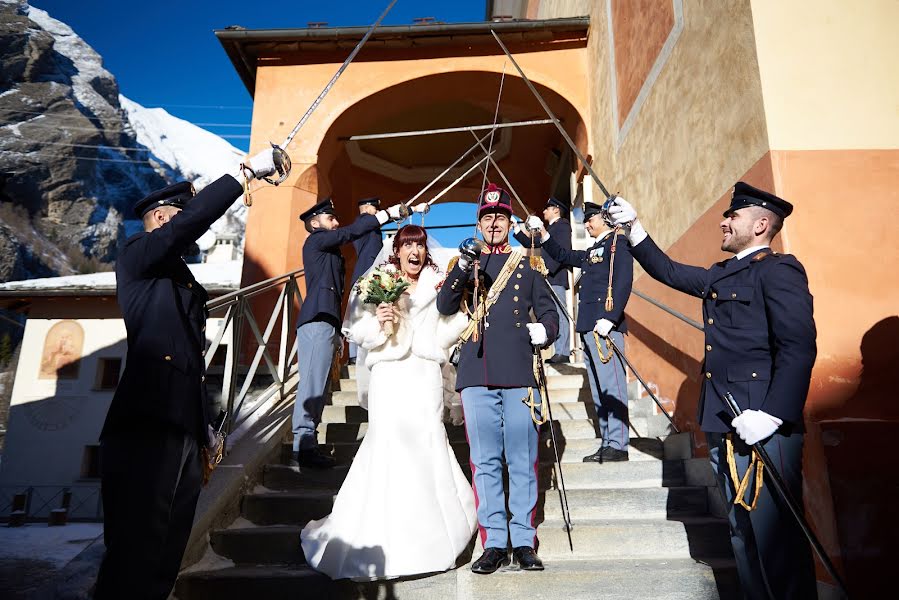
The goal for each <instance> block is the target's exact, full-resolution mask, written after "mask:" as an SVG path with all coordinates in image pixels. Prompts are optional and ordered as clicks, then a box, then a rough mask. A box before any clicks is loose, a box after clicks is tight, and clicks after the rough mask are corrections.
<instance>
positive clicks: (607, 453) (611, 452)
mask: <svg viewBox="0 0 899 600" xmlns="http://www.w3.org/2000/svg"><path fill="white" fill-rule="evenodd" d="M626 460H629V459H628V456H627V450H618V449H617V448H612V447H611V446H606V447H605V448H603V450H602V462H624V461H626Z"/></svg>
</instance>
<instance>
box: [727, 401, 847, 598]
mask: <svg viewBox="0 0 899 600" xmlns="http://www.w3.org/2000/svg"><path fill="white" fill-rule="evenodd" d="M724 403H725V404H727V407H728V408H729V409H730V412H732V413H733V415H734V417H735V418H736V417H739V416H740V415H741V414H742V413H743V411H741V410H740V405H739V404H737V401H736V400H735V399H734V397H733V395H732V394H731V393H730V392H725V394H724ZM752 449H753V450H755V453H756V454H758V456H759V458H760V459H761V460H762V463H764V465H765V475H767V479H768V481H769V482H770V483H771V485H773V486H774V489H776V490H777V493H778V494H780V497H781V499H782V500H783V501H784V503H785V504H786V505H787V507H788V508H789V509H790V512H791V513H793V518H794V519H796V522H797V523H798V524H799V527H800V529H802V533H804V534H805V537H806V538H807V539H808V541H809V543H810V544H811V545H812V548H813V549H814V550H815V554H817V555H818V558H820V559H821V563H822V564H823V565H824V568H825V569H827V572H828V573H830V576H831V577H833V580H834V581H835V582H836V584H837V585H838V586H839V587H840V591H842V592H843V595H844V596H845V597H847V598H848V597H849V593H848V592H847V591H846V584H845V582H843V579H842V577H840V574H839V573H838V572H837V569H836V567H835V566H834V565H833V563H832V562H831V561H830V557H829V556H828V555H827V551H826V550H824V546H822V545H821V542H820V541H819V540H818V537H817V536H816V535H815V532H814V531H812V528H811V527H810V526H809V524H808V521H806V520H805V515H804V514H803V510H802V507H800V506H799V503H798V502H796V499H795V498H793V494H791V493H790V488H789V487H787V483H786V482H785V481H784V480H783V477H782V476H781V474H780V471H778V470H777V468H776V467H775V464H774V461H772V460H771V457H770V456H768V451H767V450H765V447H764V446H763V445H762V443H761V442H757V443H755V444H753V445H752Z"/></svg>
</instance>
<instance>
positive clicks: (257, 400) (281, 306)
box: [204, 269, 305, 434]
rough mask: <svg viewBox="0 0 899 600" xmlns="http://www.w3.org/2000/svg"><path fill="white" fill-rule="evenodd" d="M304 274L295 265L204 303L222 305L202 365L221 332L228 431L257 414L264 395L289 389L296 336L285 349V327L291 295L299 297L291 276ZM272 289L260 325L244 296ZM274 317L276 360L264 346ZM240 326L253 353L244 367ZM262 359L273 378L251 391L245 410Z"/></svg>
mask: <svg viewBox="0 0 899 600" xmlns="http://www.w3.org/2000/svg"><path fill="white" fill-rule="evenodd" d="M304 276H305V270H304V269H296V270H294V271H290V272H289V273H284V274H281V275H277V276H275V277H270V278H269V279H266V280H264V281H259V282H257V283H254V284H252V285H248V286H246V287H244V288H241V289H239V290H237V291H234V292H231V293H229V294H226V295H224V296H220V297H218V298H215V299H213V300H210V301H209V302H207V303H206V308H207V310H208V311H209V312H210V313H212V312H214V311H221V310H226V312H225V315H224V318H223V319H222V321H221V324H220V326H219V329H218V331H217V332H216V333H215V335H213V337H212V340H213V341H212V343H211V345H210V346H209V347H208V348H207V349H206V351H205V353H204V354H205V357H206V368H207V369H208V368H209V366H210V364H211V363H212V359H213V357H214V356H215V354H216V351H217V350H218V348H219V346H220V345H221V344H222V342H223V340H224V339H225V338H226V337H227V338H228V340H227V342H225V343H226V347H227V353H226V356H225V367H224V370H223V373H222V396H223V398H225V399H226V400H225V403H226V406H225V410H226V411H227V420H226V423H225V427H224V430H225V431H226V432H227V433H229V434H230V433H232V432H233V431H234V430H235V429H237V428H238V427H240V426H241V424H242V423H244V422H246V421H247V420H248V419H249V418H250V417H251V416H253V415H254V414H257V411H258V410H259V409H261V408H263V407H264V406H267V405H268V404H269V402H268V401H269V399H270V398H272V397H273V396H275V394H277V396H278V400H282V401H283V400H285V399H286V398H287V396H288V394H289V389H288V387H287V384H288V381H290V380H292V378H293V377H294V376H295V375H296V374H297V368H296V364H295V360H294V359H295V358H296V356H297V344H296V340H294V342H293V346H292V348H290V349H289V350H288V347H287V342H288V339H289V337H290V331H291V328H292V326H293V324H294V323H295V321H296V315H295V314H294V312H295V311H294V310H293V306H294V301H296V300H298V301H299V302H300V303H302V301H303V299H302V295H301V294H300V289H299V285H298V284H297V280H298V279H299V278H302V277H304ZM273 290H278V297H277V299H276V300H275V304H274V307H273V308H272V310H271V315H270V316H269V318H268V321H267V322H266V323H265V328H264V329H262V328H260V327H259V324H258V323H257V321H256V317H257V314H256V312H254V310H253V309H254V307H253V306H252V304H251V302H250V300H251V299H252V298H253V297H255V296H258V295H260V294H263V293H265V292H269V291H273ZM255 308H256V310H257V311H258V309H259V307H258V306H256V307H255ZM279 318H280V321H281V327H280V344H279V350H278V354H277V357H276V358H277V361H276V360H275V357H273V356H272V353H271V352H270V351H269V347H268V346H269V340H270V339H271V336H272V334H273V333H274V331H275V326H276V324H277V322H278V320H279ZM244 329H248V333H249V336H250V337H249V339H250V340H253V341H255V342H256V349H255V352H254V354H253V358H252V360H251V362H250V364H249V366H248V368H247V369H246V372H245V373H244V372H241V371H242V368H241V366H240V364H239V362H240V361H239V357H240V351H241V349H242V348H243V345H244V333H245V332H244ZM263 363H264V365H265V367H264V368H265V369H266V370H267V371H268V373H269V374H270V375H271V377H272V380H273V382H272V384H271V385H269V386H268V387H267V388H266V389H264V390H262V391H261V392H260V393H259V394H256V395H255V397H254V398H253V400H251V401H250V402H249V403H247V404H248V406H247V407H246V410H243V409H244V404H245V403H246V401H247V400H248V398H249V396H250V388H251V387H252V384H253V380H254V377H255V376H256V372H257V370H258V369H259V366H260V364H263ZM238 375H240V376H242V377H243V382H242V383H241V384H240V388H239V391H238V384H239V383H240V382H239V381H238ZM260 414H261V413H260Z"/></svg>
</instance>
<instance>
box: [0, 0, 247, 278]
mask: <svg viewBox="0 0 899 600" xmlns="http://www.w3.org/2000/svg"><path fill="white" fill-rule="evenodd" d="M166 128H168V130H167V129H166ZM179 136H180V137H191V136H193V138H194V139H196V138H198V137H199V138H202V139H203V140H204V144H201V145H202V146H203V147H204V151H203V152H201V153H198V154H195V155H194V156H195V157H196V161H195V162H198V163H200V164H195V165H193V166H191V164H190V163H191V160H190V156H185V155H180V159H179V160H174V159H173V156H174V154H177V150H174V151H173V150H172V148H171V147H170V145H171V140H172V139H175V138H176V137H179ZM204 136H205V137H204ZM163 140H166V141H165V142H163ZM167 153H169V154H170V155H169V156H166V154H167ZM160 155H162V156H160ZM210 156H212V157H213V158H212V159H210ZM241 156H242V153H241V152H240V151H239V150H237V149H236V148H233V147H232V146H231V145H230V144H228V143H227V142H225V141H224V140H222V139H221V138H218V137H217V136H215V135H214V134H212V133H210V132H207V131H205V130H202V129H200V128H198V127H194V126H193V125H190V124H189V123H186V122H184V121H181V120H180V119H176V118H175V117H172V116H171V115H169V114H168V113H165V111H163V110H161V109H144V108H143V107H141V106H140V105H138V104H136V103H133V102H130V101H129V100H127V99H126V98H124V97H121V96H120V95H119V89H118V84H117V83H116V79H115V77H114V76H113V75H112V74H111V73H109V71H107V70H106V69H105V68H104V67H103V60H102V58H101V57H100V56H99V54H97V52H95V51H94V50H93V49H92V48H91V47H90V46H89V45H88V44H87V43H86V42H85V41H84V40H82V39H81V38H80V37H78V36H77V35H76V34H75V32H74V31H72V29H71V28H70V27H69V26H67V25H66V24H64V23H62V22H60V21H57V20H55V19H53V18H52V17H50V16H49V15H48V14H47V13H46V12H45V11H42V10H40V9H37V8H34V7H31V6H29V5H28V4H27V2H25V1H24V0H0V281H9V280H15V279H27V278H32V277H46V276H52V275H65V274H71V273H76V272H87V271H92V270H98V269H104V268H110V267H111V265H112V263H113V262H114V261H115V258H116V254H117V251H118V248H119V247H120V245H121V244H122V242H123V241H124V239H125V237H126V235H127V234H129V233H131V232H133V231H134V230H136V229H137V227H139V224H138V223H137V222H136V221H133V220H131V221H129V220H130V219H133V216H132V215H131V212H130V207H131V205H132V204H133V203H134V202H135V201H136V200H137V199H139V198H140V197H142V196H143V195H145V194H147V193H148V192H150V191H151V190H153V189H156V188H158V187H161V186H164V185H166V184H167V183H169V182H170V181H172V180H175V179H190V180H192V181H195V182H196V183H197V184H198V187H202V185H204V184H205V183H208V181H210V180H211V179H212V176H211V173H217V174H221V173H224V172H225V171H226V170H228V169H229V168H230V167H231V166H233V165H234V164H236V162H237V160H239V157H241ZM241 216H242V215H241V214H240V212H239V211H237V212H236V213H234V214H232V215H231V216H230V218H227V219H225V220H223V222H222V224H220V225H219V226H218V229H219V230H221V229H226V230H230V231H237V232H238V233H242V219H241Z"/></svg>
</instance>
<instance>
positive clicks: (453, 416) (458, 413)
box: [449, 404, 465, 426]
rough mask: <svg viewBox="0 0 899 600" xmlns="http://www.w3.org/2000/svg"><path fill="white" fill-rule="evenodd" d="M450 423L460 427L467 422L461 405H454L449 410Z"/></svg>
mask: <svg viewBox="0 0 899 600" xmlns="http://www.w3.org/2000/svg"><path fill="white" fill-rule="evenodd" d="M449 416H450V422H451V423H452V424H453V425H456V426H459V425H461V424H462V423H464V422H465V414H464V413H463V412H462V405H461V404H453V405H451V406H450V409H449Z"/></svg>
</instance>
